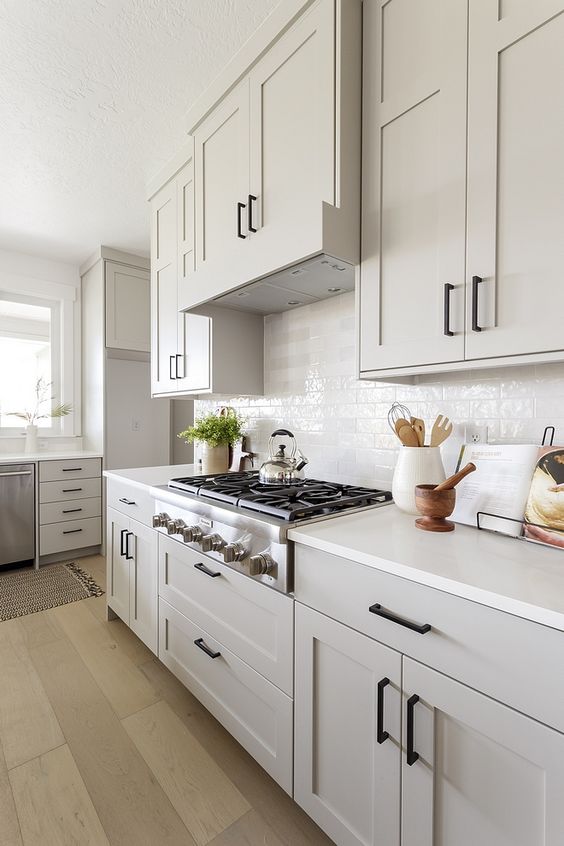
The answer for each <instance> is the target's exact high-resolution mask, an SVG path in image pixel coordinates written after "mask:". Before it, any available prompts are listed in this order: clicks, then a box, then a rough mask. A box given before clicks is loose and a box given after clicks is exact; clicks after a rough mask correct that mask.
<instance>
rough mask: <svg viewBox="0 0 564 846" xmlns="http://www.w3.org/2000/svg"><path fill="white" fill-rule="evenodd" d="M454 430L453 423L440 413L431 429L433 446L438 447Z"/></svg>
mask: <svg viewBox="0 0 564 846" xmlns="http://www.w3.org/2000/svg"><path fill="white" fill-rule="evenodd" d="M451 432H452V423H451V422H450V420H449V419H448V417H445V416H444V415H443V414H439V416H438V417H437V419H436V420H435V422H434V423H433V428H432V429H431V446H432V447H438V446H440V445H441V444H442V442H443V441H446V439H447V438H448V436H449V435H450V433H451Z"/></svg>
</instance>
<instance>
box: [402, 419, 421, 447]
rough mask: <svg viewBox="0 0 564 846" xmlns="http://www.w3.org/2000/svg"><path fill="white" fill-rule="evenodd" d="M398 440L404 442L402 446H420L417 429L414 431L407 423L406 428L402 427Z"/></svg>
mask: <svg viewBox="0 0 564 846" xmlns="http://www.w3.org/2000/svg"><path fill="white" fill-rule="evenodd" d="M398 438H399V439H400V441H401V442H402V444H403V445H404V446H406V447H417V446H419V439H418V437H417V432H416V431H415V429H412V427H411V426H410V424H409V423H406V424H405V426H402V427H401V428H400V430H399V432H398Z"/></svg>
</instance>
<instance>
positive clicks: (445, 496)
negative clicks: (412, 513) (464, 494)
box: [415, 485, 456, 532]
mask: <svg viewBox="0 0 564 846" xmlns="http://www.w3.org/2000/svg"><path fill="white" fill-rule="evenodd" d="M455 502H456V491H455V490H454V488H448V489H447V490H444V491H439V490H437V488H436V487H435V485H416V487H415V506H416V508H417V510H418V511H419V513H420V514H421V515H422V516H421V517H418V518H417V520H416V521H415V525H416V526H417V528H418V529H423V531H424V532H453V531H454V523H453V522H452V521H451V520H447V519H446V518H447V517H450V515H451V514H452V512H453V511H454V504H455Z"/></svg>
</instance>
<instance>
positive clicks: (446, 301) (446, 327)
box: [443, 282, 454, 338]
mask: <svg viewBox="0 0 564 846" xmlns="http://www.w3.org/2000/svg"><path fill="white" fill-rule="evenodd" d="M451 291H454V285H451V284H450V282H445V286H444V298H443V308H444V314H443V334H444V335H448V337H449V338H452V336H453V335H454V332H453V331H452V329H451V328H450V292H451Z"/></svg>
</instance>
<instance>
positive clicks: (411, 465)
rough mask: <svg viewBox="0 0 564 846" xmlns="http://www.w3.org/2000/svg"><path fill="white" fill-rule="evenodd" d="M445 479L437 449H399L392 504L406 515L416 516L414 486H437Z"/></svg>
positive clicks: (438, 449) (393, 482) (439, 452)
mask: <svg viewBox="0 0 564 846" xmlns="http://www.w3.org/2000/svg"><path fill="white" fill-rule="evenodd" d="M445 478H446V476H445V468H444V467H443V460H442V458H441V450H440V448H439V447H401V449H400V451H399V455H398V461H397V464H396V469H395V470H394V478H393V479H392V495H393V497H394V502H395V504H396V505H397V507H398V508H400V509H401V510H402V511H405V512H407V514H418V513H419V512H418V511H417V508H416V507H415V485H438V484H439V482H443V481H444V480H445Z"/></svg>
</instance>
